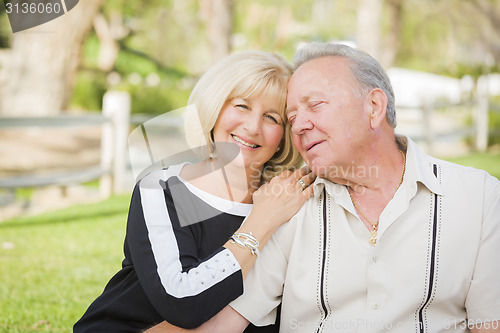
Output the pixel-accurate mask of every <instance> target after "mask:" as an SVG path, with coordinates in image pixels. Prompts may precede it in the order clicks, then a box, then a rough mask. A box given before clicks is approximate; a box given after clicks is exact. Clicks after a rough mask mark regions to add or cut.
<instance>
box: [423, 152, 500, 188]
mask: <svg viewBox="0 0 500 333" xmlns="http://www.w3.org/2000/svg"><path fill="white" fill-rule="evenodd" d="M429 161H430V163H432V164H436V165H437V166H438V167H439V168H440V169H441V170H442V171H443V172H447V173H448V174H450V175H451V176H458V177H462V176H469V177H479V178H484V179H485V180H486V181H489V182H493V183H499V180H498V178H496V177H494V176H492V175H490V174H489V173H488V172H487V171H486V170H483V169H478V168H475V167H472V166H467V165H462V164H458V163H454V162H450V161H446V160H443V159H439V158H435V157H431V156H429Z"/></svg>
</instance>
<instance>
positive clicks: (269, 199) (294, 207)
mask: <svg viewBox="0 0 500 333" xmlns="http://www.w3.org/2000/svg"><path fill="white" fill-rule="evenodd" d="M315 179H316V176H315V175H314V174H313V173H312V172H311V171H310V170H309V168H307V167H302V168H300V169H297V170H295V171H294V172H291V171H288V170H286V171H283V172H282V173H281V174H279V175H278V176H276V177H274V178H273V179H271V181H270V182H269V183H266V184H264V185H262V186H261V187H260V188H259V189H258V190H257V191H255V192H254V194H253V203H254V207H253V209H252V214H253V215H254V216H261V217H262V218H263V219H265V220H267V221H269V223H272V224H273V225H274V226H275V227H276V228H277V227H279V226H280V225H282V224H283V223H285V222H288V221H289V220H290V219H291V218H292V216H294V215H295V214H296V213H297V211H298V210H299V209H300V207H302V205H303V204H304V203H305V202H306V200H307V199H308V198H310V197H311V196H312V195H313V187H312V186H309V185H311V184H312V182H314V180H315Z"/></svg>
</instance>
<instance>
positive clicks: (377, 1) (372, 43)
mask: <svg viewBox="0 0 500 333" xmlns="http://www.w3.org/2000/svg"><path fill="white" fill-rule="evenodd" d="M382 5H383V0H359V4H358V26H357V35H356V44H357V47H358V48H359V49H361V50H363V51H365V52H367V53H369V54H370V55H371V56H373V57H374V58H375V59H380V51H381V45H380V40H381V22H382Z"/></svg>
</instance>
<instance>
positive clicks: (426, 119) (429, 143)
mask: <svg viewBox="0 0 500 333" xmlns="http://www.w3.org/2000/svg"><path fill="white" fill-rule="evenodd" d="M422 101H423V103H422V120H423V129H424V139H425V145H426V148H427V154H429V155H432V154H433V150H434V146H433V145H434V133H433V131H432V121H431V118H432V111H433V106H432V101H429V100H427V99H425V98H424V99H422Z"/></svg>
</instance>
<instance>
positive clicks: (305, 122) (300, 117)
mask: <svg viewBox="0 0 500 333" xmlns="http://www.w3.org/2000/svg"><path fill="white" fill-rule="evenodd" d="M313 127H314V125H313V123H312V122H311V120H310V119H309V118H308V117H307V116H306V115H304V114H300V113H297V115H296V116H295V119H294V121H293V125H292V133H293V134H303V133H304V132H305V131H307V130H310V129H312V128H313Z"/></svg>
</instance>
